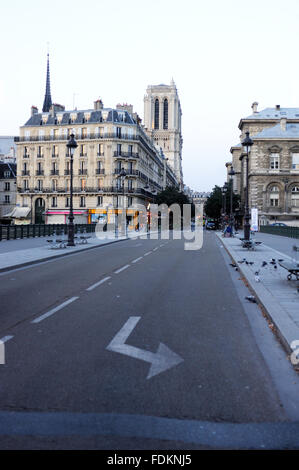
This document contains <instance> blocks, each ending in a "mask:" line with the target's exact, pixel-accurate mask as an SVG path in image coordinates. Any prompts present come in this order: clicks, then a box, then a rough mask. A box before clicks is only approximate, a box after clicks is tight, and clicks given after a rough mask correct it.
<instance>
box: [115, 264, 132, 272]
mask: <svg viewBox="0 0 299 470" xmlns="http://www.w3.org/2000/svg"><path fill="white" fill-rule="evenodd" d="M129 267H130V265H129V264H126V266H123V267H122V268H119V269H118V270H117V271H114V274H119V273H121V272H122V271H124V270H125V269H127V268H129Z"/></svg>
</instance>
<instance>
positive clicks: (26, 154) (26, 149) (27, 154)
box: [23, 147, 29, 158]
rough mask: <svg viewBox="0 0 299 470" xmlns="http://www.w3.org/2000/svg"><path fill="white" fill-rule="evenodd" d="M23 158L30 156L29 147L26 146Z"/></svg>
mask: <svg viewBox="0 0 299 470" xmlns="http://www.w3.org/2000/svg"><path fill="white" fill-rule="evenodd" d="M23 158H29V151H28V147H24V152H23Z"/></svg>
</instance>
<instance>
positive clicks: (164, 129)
mask: <svg viewBox="0 0 299 470" xmlns="http://www.w3.org/2000/svg"><path fill="white" fill-rule="evenodd" d="M144 127H145V131H146V133H147V134H148V136H149V137H150V138H151V139H152V140H153V141H154V142H155V144H156V145H157V146H158V147H161V149H162V151H163V153H164V154H165V156H166V158H167V159H168V162H169V164H170V165H171V167H172V169H173V170H174V173H175V175H176V178H177V180H178V182H179V185H180V189H181V190H183V170H182V147H183V138H182V110H181V104H180V100H179V95H178V91H177V88H176V86H175V83H174V81H173V80H172V81H171V83H170V85H164V84H160V85H150V86H148V88H147V90H146V95H145V96H144Z"/></svg>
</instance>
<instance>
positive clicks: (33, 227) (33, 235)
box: [32, 224, 35, 238]
mask: <svg viewBox="0 0 299 470" xmlns="http://www.w3.org/2000/svg"><path fill="white" fill-rule="evenodd" d="M32 237H33V238H35V224H33V225H32Z"/></svg>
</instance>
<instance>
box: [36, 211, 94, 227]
mask: <svg viewBox="0 0 299 470" xmlns="http://www.w3.org/2000/svg"><path fill="white" fill-rule="evenodd" d="M73 214H74V224H87V223H88V211H80V210H74V211H73ZM45 216H46V224H68V223H69V211H68V210H48V211H46V212H45Z"/></svg>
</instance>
